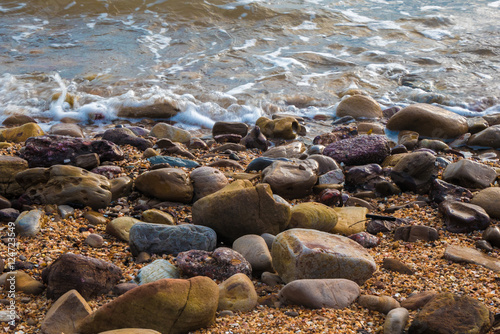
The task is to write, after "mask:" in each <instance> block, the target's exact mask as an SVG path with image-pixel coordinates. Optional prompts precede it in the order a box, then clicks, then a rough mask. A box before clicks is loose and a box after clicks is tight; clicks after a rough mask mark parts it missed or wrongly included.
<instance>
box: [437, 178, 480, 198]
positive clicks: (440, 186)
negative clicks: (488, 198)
mask: <svg viewBox="0 0 500 334" xmlns="http://www.w3.org/2000/svg"><path fill="white" fill-rule="evenodd" d="M429 197H430V199H431V200H433V201H434V202H436V203H441V202H443V201H446V200H450V201H461V202H469V201H470V200H471V198H472V192H471V191H470V190H469V189H467V188H464V187H460V186H457V185H454V184H451V183H448V182H445V181H443V180H440V179H434V181H432V185H431V191H430V193H429Z"/></svg>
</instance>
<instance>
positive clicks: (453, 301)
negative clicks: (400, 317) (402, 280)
mask: <svg viewBox="0 0 500 334" xmlns="http://www.w3.org/2000/svg"><path fill="white" fill-rule="evenodd" d="M492 324H493V314H492V313H491V311H489V310H488V308H487V307H486V306H485V305H484V304H483V303H481V302H479V301H477V300H476V299H474V298H471V297H469V296H462V297H459V296H457V295H454V294H452V293H449V292H445V293H440V294H438V295H437V296H436V297H434V298H433V299H432V300H431V301H430V302H428V303H427V304H426V305H425V306H424V307H423V308H422V309H421V310H420V312H419V313H418V314H417V315H416V317H415V319H414V320H413V322H412V324H411V326H410V329H409V331H408V332H409V333H410V334H420V333H422V334H423V333H477V334H485V333H487V332H488V330H489V329H490V327H491V325H492Z"/></svg>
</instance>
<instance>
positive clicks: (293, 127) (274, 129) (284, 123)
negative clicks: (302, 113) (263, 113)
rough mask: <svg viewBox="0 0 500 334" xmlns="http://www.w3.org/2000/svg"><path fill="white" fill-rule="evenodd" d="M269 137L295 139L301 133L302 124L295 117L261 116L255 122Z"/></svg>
mask: <svg viewBox="0 0 500 334" xmlns="http://www.w3.org/2000/svg"><path fill="white" fill-rule="evenodd" d="M255 126H258V127H259V128H260V130H261V131H262V133H263V134H264V136H266V137H267V138H281V139H295V138H296V137H297V134H299V133H300V130H301V126H300V124H299V122H297V120H296V119H295V118H294V117H284V118H278V119H273V120H271V119H269V118H267V117H260V118H259V119H257V121H256V122H255Z"/></svg>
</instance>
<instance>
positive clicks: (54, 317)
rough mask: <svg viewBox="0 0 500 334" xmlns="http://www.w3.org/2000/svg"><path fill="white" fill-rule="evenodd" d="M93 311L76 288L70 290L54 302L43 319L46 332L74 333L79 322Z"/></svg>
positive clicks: (47, 333) (42, 328)
mask: <svg viewBox="0 0 500 334" xmlns="http://www.w3.org/2000/svg"><path fill="white" fill-rule="evenodd" d="M91 313H92V309H91V308H90V306H89V305H88V304H87V302H86V301H85V299H83V297H82V296H81V295H80V294H79V293H78V291H76V290H70V291H68V292H66V293H65V294H64V295H62V296H61V297H59V298H58V299H57V300H56V301H55V303H53V304H52V306H51V307H50V309H49V311H48V312H47V314H46V315H45V318H44V319H43V322H42V326H41V330H42V332H43V333H45V334H60V333H74V330H75V328H76V326H77V325H78V323H79V322H80V321H81V320H83V318H85V317H86V316H88V315H89V314H91Z"/></svg>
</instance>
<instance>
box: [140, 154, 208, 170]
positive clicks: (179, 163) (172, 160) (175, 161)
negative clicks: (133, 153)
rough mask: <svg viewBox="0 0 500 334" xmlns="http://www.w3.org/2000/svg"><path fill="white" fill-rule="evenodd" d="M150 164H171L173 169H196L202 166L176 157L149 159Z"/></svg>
mask: <svg viewBox="0 0 500 334" xmlns="http://www.w3.org/2000/svg"><path fill="white" fill-rule="evenodd" d="M148 160H149V162H150V163H151V164H152V165H157V164H165V163H167V164H169V165H170V166H172V167H186V168H196V167H198V166H200V164H199V163H197V162H196V161H193V160H188V159H181V158H176V157H169V156H165V155H157V156H154V157H151V158H148Z"/></svg>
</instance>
